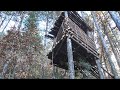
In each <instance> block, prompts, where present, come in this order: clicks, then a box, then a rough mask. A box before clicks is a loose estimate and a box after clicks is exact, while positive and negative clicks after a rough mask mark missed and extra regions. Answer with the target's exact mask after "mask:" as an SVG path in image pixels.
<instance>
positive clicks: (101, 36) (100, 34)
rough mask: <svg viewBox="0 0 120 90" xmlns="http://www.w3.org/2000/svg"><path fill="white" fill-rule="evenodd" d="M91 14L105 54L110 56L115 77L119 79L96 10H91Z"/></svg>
mask: <svg viewBox="0 0 120 90" xmlns="http://www.w3.org/2000/svg"><path fill="white" fill-rule="evenodd" d="M91 14H92V16H93V20H94V23H95V26H96V30H97V32H98V34H99V36H100V39H101V42H102V44H103V47H104V50H105V54H106V56H107V57H108V61H109V64H110V66H111V70H112V73H113V75H114V77H115V79H118V74H117V72H116V69H115V66H114V64H113V62H112V59H111V56H110V54H109V51H108V48H107V46H106V43H105V40H104V38H103V35H102V33H101V31H100V27H99V26H98V23H97V20H96V15H95V12H94V11H93V12H91Z"/></svg>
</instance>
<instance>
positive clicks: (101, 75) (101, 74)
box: [96, 59, 105, 79]
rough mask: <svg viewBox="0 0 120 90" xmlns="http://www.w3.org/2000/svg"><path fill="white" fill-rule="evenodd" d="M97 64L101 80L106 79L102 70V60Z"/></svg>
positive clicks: (97, 61)
mask: <svg viewBox="0 0 120 90" xmlns="http://www.w3.org/2000/svg"><path fill="white" fill-rule="evenodd" d="M96 64H97V67H98V71H99V74H100V79H105V78H104V74H103V72H102V68H101V64H100V60H99V59H97V60H96Z"/></svg>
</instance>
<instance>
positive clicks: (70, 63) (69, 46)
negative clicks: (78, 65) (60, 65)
mask: <svg viewBox="0 0 120 90" xmlns="http://www.w3.org/2000/svg"><path fill="white" fill-rule="evenodd" d="M67 56H68V68H69V77H70V79H74V76H75V71H74V61H73V52H72V43H71V39H70V37H69V36H68V37H67Z"/></svg>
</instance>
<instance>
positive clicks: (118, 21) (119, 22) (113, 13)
mask: <svg viewBox="0 0 120 90" xmlns="http://www.w3.org/2000/svg"><path fill="white" fill-rule="evenodd" d="M108 12H109V14H110V16H111V18H112V19H113V21H114V22H115V24H116V26H117V28H118V29H119V31H120V17H119V16H117V12H116V11H108Z"/></svg>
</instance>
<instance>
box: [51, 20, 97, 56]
mask: <svg viewBox="0 0 120 90" xmlns="http://www.w3.org/2000/svg"><path fill="white" fill-rule="evenodd" d="M68 26H69V28H70V29H69V32H70V33H71V35H72V38H73V39H75V40H76V41H77V42H79V44H81V45H82V46H83V47H84V48H85V49H86V50H87V51H88V52H90V53H92V54H94V55H95V56H98V53H97V52H96V47H95V43H94V41H93V40H92V39H91V38H90V37H88V35H87V34H86V33H85V32H84V31H83V30H82V29H81V28H80V27H79V26H78V25H76V24H75V23H74V22H73V21H72V20H71V19H70V18H68ZM67 32H68V29H66V25H65V22H64V21H63V22H62V24H61V27H60V29H59V31H58V33H57V36H56V38H55V40H54V44H53V47H55V46H56V44H58V43H59V42H60V40H62V39H63V37H64V36H65V34H66V33H67Z"/></svg>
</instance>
